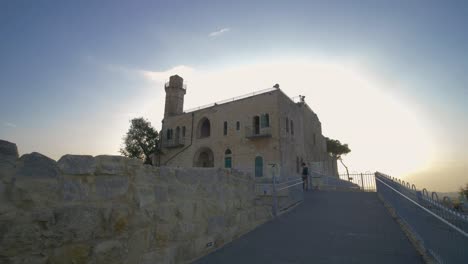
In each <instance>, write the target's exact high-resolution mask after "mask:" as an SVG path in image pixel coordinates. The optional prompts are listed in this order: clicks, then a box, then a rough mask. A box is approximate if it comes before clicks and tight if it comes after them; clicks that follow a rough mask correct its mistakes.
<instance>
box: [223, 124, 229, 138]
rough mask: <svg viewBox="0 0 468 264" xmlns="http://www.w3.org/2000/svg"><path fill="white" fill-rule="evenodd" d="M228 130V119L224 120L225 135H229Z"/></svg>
mask: <svg viewBox="0 0 468 264" xmlns="http://www.w3.org/2000/svg"><path fill="white" fill-rule="evenodd" d="M227 131H228V123H227V121H224V124H223V135H225V136H226V135H227Z"/></svg>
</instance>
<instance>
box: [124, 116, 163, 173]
mask: <svg viewBox="0 0 468 264" xmlns="http://www.w3.org/2000/svg"><path fill="white" fill-rule="evenodd" d="M130 124H131V125H130V128H129V129H128V132H127V134H126V135H125V136H124V138H123V141H124V146H123V147H122V148H120V153H122V155H124V156H126V157H130V158H138V159H141V160H144V163H145V164H152V161H151V157H150V156H151V154H154V153H156V152H157V151H158V149H159V146H158V142H159V135H158V132H157V131H156V129H154V128H153V127H152V126H151V123H150V122H149V121H147V120H146V119H144V118H143V117H139V118H134V119H132V120H130Z"/></svg>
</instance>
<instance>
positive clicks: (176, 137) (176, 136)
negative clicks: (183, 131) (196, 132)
mask: <svg viewBox="0 0 468 264" xmlns="http://www.w3.org/2000/svg"><path fill="white" fill-rule="evenodd" d="M175 139H176V140H177V141H178V140H179V139H180V127H176V130H175Z"/></svg>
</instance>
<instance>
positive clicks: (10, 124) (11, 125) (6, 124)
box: [3, 122, 16, 128]
mask: <svg viewBox="0 0 468 264" xmlns="http://www.w3.org/2000/svg"><path fill="white" fill-rule="evenodd" d="M3 125H4V126H6V127H13V128H14V127H16V124H13V123H10V122H5V123H3Z"/></svg>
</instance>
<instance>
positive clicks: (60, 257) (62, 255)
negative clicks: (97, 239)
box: [48, 244, 91, 264]
mask: <svg viewBox="0 0 468 264" xmlns="http://www.w3.org/2000/svg"><path fill="white" fill-rule="evenodd" d="M90 249H91V247H90V246H89V245H87V244H71V245H66V246H63V247H60V248H56V249H55V250H54V252H53V254H52V256H51V257H50V258H49V260H48V263H49V264H59V263H74V264H86V263H88V259H89V253H90Z"/></svg>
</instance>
